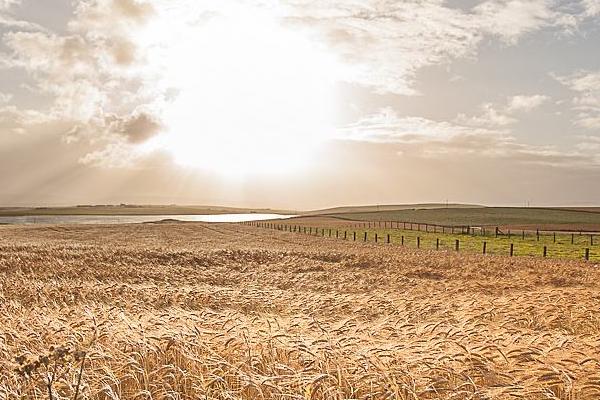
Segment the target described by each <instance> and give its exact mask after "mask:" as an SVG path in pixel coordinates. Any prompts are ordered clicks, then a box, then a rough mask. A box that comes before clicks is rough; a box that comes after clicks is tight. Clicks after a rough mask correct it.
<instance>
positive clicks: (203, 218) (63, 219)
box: [0, 213, 296, 225]
mask: <svg viewBox="0 0 600 400" xmlns="http://www.w3.org/2000/svg"><path fill="white" fill-rule="evenodd" d="M295 216H296V215H283V214H254V213H252V214H211V215H208V214H207V215H30V216H19V217H2V216H0V224H17V225H25V224H40V225H56V224H136V223H138V224H139V223H143V222H157V221H162V220H164V219H176V220H178V221H189V222H247V221H263V220H268V219H278V218H280V219H286V218H292V217H295Z"/></svg>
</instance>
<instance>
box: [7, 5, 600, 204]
mask: <svg viewBox="0 0 600 400" xmlns="http://www.w3.org/2000/svg"><path fill="white" fill-rule="evenodd" d="M446 200H449V201H451V202H469V203H483V204H490V205H523V204H525V202H527V201H529V202H530V203H531V204H532V205H590V204H595V205H599V204H600V0H564V1H558V0H485V1H479V0H445V1H444V0H412V1H387V0H345V1H329V0H280V1H276V0H237V1H231V0H219V1H215V0H208V1H203V0H154V1H143V0H139V1H137V0H53V1H42V0H0V205H41V204H48V205H68V204H84V203H86V204H89V203H95V204H104V203H121V202H131V203H153V204H156V203H181V204H183V203H186V204H222V205H237V206H272V207H286V208H296V209H301V208H317V207H325V206H334V205H348V204H366V203H370V204H375V203H377V204H385V203H408V202H443V201H446Z"/></svg>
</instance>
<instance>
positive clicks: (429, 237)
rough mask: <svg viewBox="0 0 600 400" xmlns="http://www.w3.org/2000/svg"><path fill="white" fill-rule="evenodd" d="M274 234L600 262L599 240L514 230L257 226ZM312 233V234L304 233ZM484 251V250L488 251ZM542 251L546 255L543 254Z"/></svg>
mask: <svg viewBox="0 0 600 400" xmlns="http://www.w3.org/2000/svg"><path fill="white" fill-rule="evenodd" d="M253 224H255V225H258V226H265V227H270V229H279V230H290V231H292V232H297V233H298V234H309V235H310V234H314V235H315V236H321V237H323V236H326V237H333V238H337V239H342V240H343V239H345V240H349V241H353V242H356V241H358V242H374V241H377V242H378V243H380V244H386V245H401V246H403V247H412V248H420V249H429V250H439V251H452V250H454V251H456V250H457V249H456V246H457V241H458V246H459V248H458V250H459V251H462V252H470V253H484V252H485V254H497V255H510V254H511V247H512V255H513V256H532V257H535V256H537V257H550V258H567V259H582V258H586V257H587V259H588V260H592V261H594V260H595V261H600V234H586V233H583V232H573V233H565V232H560V231H558V232H547V231H540V232H537V231H525V230H517V231H514V230H513V231H511V230H510V229H508V230H504V231H498V232H499V233H498V234H496V233H495V232H496V231H495V229H494V228H495V227H494V228H492V229H488V230H483V229H477V230H473V229H465V228H463V229H462V230H461V228H444V227H440V226H429V225H425V224H411V223H396V222H391V221H387V222H386V221H369V222H358V221H350V220H345V219H337V218H331V217H318V218H313V217H310V218H306V217H303V218H293V219H289V220H277V221H273V222H266V223H261V222H255V223H253ZM305 228H306V229H308V231H307V230H306V229H305ZM484 247H485V249H484ZM544 248H545V249H546V250H545V252H544Z"/></svg>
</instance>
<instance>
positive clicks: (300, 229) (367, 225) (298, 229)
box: [241, 221, 595, 261]
mask: <svg viewBox="0 0 600 400" xmlns="http://www.w3.org/2000/svg"><path fill="white" fill-rule="evenodd" d="M382 223H383V225H381V224H382ZM388 223H389V225H388ZM393 223H395V224H396V228H395V227H394V225H393ZM241 224H243V225H248V226H254V227H260V228H267V229H273V230H280V231H287V232H292V233H304V234H308V235H314V236H321V237H329V238H332V237H333V230H332V229H331V228H319V227H314V233H313V227H312V226H309V227H307V226H301V225H288V224H275V223H271V222H262V221H249V222H242V223H241ZM400 224H402V226H407V227H408V226H410V225H409V224H411V223H410V222H394V221H389V222H387V221H377V222H364V223H360V224H356V225H352V226H351V227H354V228H356V227H358V228H364V229H365V231H364V236H363V242H369V233H368V231H367V230H366V229H377V228H379V227H380V226H381V228H382V229H392V230H393V229H399V228H397V227H398V226H400ZM405 224H406V225H405ZM420 225H425V226H426V232H428V233H445V232H437V231H435V230H434V231H430V230H428V229H429V227H431V226H434V225H432V224H420ZM435 226H438V227H439V226H440V225H435ZM413 227H414V225H413ZM307 228H308V230H307ZM446 228H448V227H447V226H446ZM326 229H327V234H326V233H325V232H326ZM359 230H360V229H359ZM406 230H411V229H406ZM417 231H419V230H417ZM540 232H543V231H541V230H536V238H537V240H538V241H539V237H540ZM549 232H551V233H552V238H553V242H554V243H556V232H554V231H549ZM356 233H357V232H356V230H353V231H352V241H354V242H356V238H357V235H356ZM454 234H455V235H456V234H457V233H454ZM458 234H459V235H460V234H461V233H458ZM501 235H502V233H501V232H499V229H498V228H496V230H495V231H494V236H495V237H499V236H501ZM340 236H341V235H340V230H339V229H336V230H335V238H336V239H340ZM348 236H349V235H348V230H347V229H346V230H345V231H344V235H343V240H349V238H348ZM506 236H507V237H508V238H509V239H510V238H512V236H511V232H510V231H508V232H507V234H506ZM522 237H523V238H524V237H525V235H524V234H522ZM574 237H575V233H571V244H572V245H573V244H574ZM372 238H373V240H372V242H374V243H379V242H384V240H383V239H382V240H379V239H380V236H379V235H378V232H374V236H372ZM381 238H383V237H381ZM594 239H595V235H594V234H590V235H589V244H590V247H585V248H583V254H582V256H583V259H584V260H586V261H589V260H590V256H591V252H590V248H591V247H593V246H594V244H595V241H594ZM385 243H387V244H392V237H391V235H390V234H389V233H387V236H386V239H385ZM440 244H441V242H440V239H439V238H436V241H435V249H436V250H440ZM400 245H401V246H404V245H405V237H404V235H402V236H401V242H400ZM421 245H422V240H421V237H420V236H417V237H416V246H417V249H420V248H421ZM482 246H483V247H482V254H488V253H489V252H488V242H487V241H483V242H482ZM454 250H455V251H456V252H459V251H461V241H460V239H456V240H455V243H454ZM515 251H516V247H515V244H514V243H513V242H510V247H508V248H507V254H508V255H509V256H510V257H513V256H514V254H515ZM548 254H549V249H548V246H547V245H544V246H543V248H542V249H541V254H540V256H542V257H548ZM528 255H529V254H528Z"/></svg>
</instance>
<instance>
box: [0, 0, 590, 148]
mask: <svg viewBox="0 0 600 400" xmlns="http://www.w3.org/2000/svg"><path fill="white" fill-rule="evenodd" d="M18 3H19V2H18V1H15V0H0V24H1V23H2V22H1V21H2V18H4V20H6V21H9V20H10V21H12V22H10V23H11V24H13V25H12V26H14V27H15V29H14V30H13V31H11V32H8V33H6V34H5V35H4V36H3V44H4V45H5V46H6V48H7V49H8V52H6V53H3V54H1V56H0V68H20V69H23V70H25V71H27V72H28V73H29V76H30V77H31V78H32V79H33V80H34V83H33V84H31V85H30V86H31V87H32V88H34V90H36V91H38V93H37V94H40V95H44V96H48V97H52V99H53V100H52V104H51V105H50V106H48V108H47V109H40V110H38V112H39V113H40V114H44V115H45V118H46V119H47V120H52V121H68V122H69V123H70V124H71V129H67V130H66V131H65V139H64V140H65V141H66V142H69V143H72V142H74V141H79V140H82V139H83V138H85V139H87V140H89V141H90V142H93V143H94V144H96V145H98V146H104V147H106V146H108V145H109V144H110V143H120V142H121V141H125V142H126V143H128V144H132V145H135V144H140V143H142V142H144V141H145V140H147V139H148V138H150V137H152V136H154V135H156V134H157V133H158V132H159V130H160V129H162V125H161V123H160V121H161V120H163V118H161V117H162V113H163V111H164V107H165V105H166V104H167V105H168V104H169V103H170V102H171V101H173V93H174V88H173V87H170V86H168V85H167V83H168V82H166V80H165V79H164V78H163V76H162V75H161V74H162V73H163V72H164V71H161V70H159V68H157V67H156V66H155V65H153V63H152V62H148V60H149V58H148V57H149V55H148V53H149V52H153V53H152V54H153V56H154V58H153V60H155V59H158V58H160V57H157V55H159V56H160V55H161V54H164V53H161V46H162V45H164V43H162V42H161V38H160V37H158V38H157V36H160V35H159V34H157V32H159V33H160V32H161V31H164V29H174V28H173V26H174V25H173V23H172V21H173V20H177V21H178V23H180V24H186V25H194V24H203V23H206V20H210V18H212V16H213V15H214V13H217V12H221V13H228V12H233V11H235V10H238V11H239V7H240V5H244V6H249V7H258V8H259V9H260V10H262V11H265V10H266V11H265V12H268V13H271V14H272V15H271V16H273V17H274V18H278V19H280V20H281V22H282V23H283V24H288V25H290V26H293V27H294V28H296V29H299V30H301V31H302V32H303V33H305V34H307V35H310V36H311V37H312V38H313V39H314V42H315V46H323V47H326V51H327V53H328V54H335V56H336V57H337V58H338V59H339V60H341V62H342V63H343V64H344V65H346V66H347V67H348V68H346V69H344V70H343V72H340V74H339V76H338V78H339V80H341V81H345V82H350V83H352V84H356V85H360V86H363V87H366V88H368V89H370V90H373V91H375V92H377V93H392V94H399V95H415V94H418V91H417V89H416V82H415V76H416V73H417V71H419V70H420V69H422V68H423V67H427V66H431V65H440V64H445V63H448V62H451V61H452V60H455V59H457V58H465V57H475V56H476V54H477V50H478V47H479V45H480V43H481V42H482V41H483V40H484V39H486V38H490V37H495V38H499V39H500V40H503V41H504V42H505V43H507V44H509V45H512V44H515V43H517V42H518V41H519V40H520V39H521V38H522V37H523V36H524V35H526V34H528V33H531V32H535V31H537V30H540V29H544V28H547V27H556V28H558V29H568V28H570V27H571V26H572V23H576V22H577V21H579V19H577V21H575V22H573V21H572V20H570V19H569V18H568V17H569V13H567V12H563V11H562V10H561V8H560V7H559V4H558V3H557V2H555V1H550V0H547V1H545V0H529V1H521V0H488V1H485V2H483V3H482V4H480V5H478V6H476V7H474V8H472V9H470V10H461V9H458V8H452V7H450V6H448V2H446V1H442V0H409V1H403V2H398V1H388V0H352V1H348V2H333V1H321V0H282V1H279V2H272V1H266V0H244V1H230V0H222V1H219V2H197V1H191V0H182V1H180V2H172V1H168V0H156V1H148V0H139V1H138V0H79V1H77V2H75V3H73V4H74V12H73V18H72V20H71V21H70V22H69V23H68V26H67V27H66V31H65V33H64V34H57V33H52V32H49V31H47V30H43V29H42V28H41V27H38V28H39V29H37V28H36V29H34V28H35V27H34V25H31V26H25V25H27V24H29V23H28V22H26V21H25V22H23V23H24V24H25V25H22V26H20V27H18V24H21V22H22V21H19V20H18V19H16V18H14V16H12V15H11V14H10V12H11V10H12V9H15V8H16V7H15V6H17V5H18ZM595 5H596V4H595V2H594V1H589V0H584V2H583V3H581V11H580V14H581V15H582V17H579V16H577V18H583V15H586V16H587V15H592V14H594V13H595V11H594V10H595ZM236 7H237V8H236ZM190 10H191V11H190ZM232 10H233V11H232ZM192 11H193V12H192ZM172 16H180V17H182V19H175V18H169V17H172ZM165 21H168V23H167V24H165ZM156 23H158V24H159V26H158V27H156V26H154V28H153V29H147V28H148V27H149V26H153V25H152V24H156ZM161 23H162V24H163V25H160V24H161ZM174 36H175V35H174ZM218 40H219V38H215V41H217V42H218ZM543 101H545V98H544V96H541V95H534V96H524V95H521V96H515V97H514V98H513V99H512V100H511V103H510V104H509V105H508V106H505V107H504V108H502V107H499V106H496V105H493V104H490V103H486V104H484V105H482V106H481V110H480V113H479V114H478V115H474V116H466V115H464V114H463V115H461V116H459V117H458V118H457V120H455V121H454V122H452V123H448V125H447V126H443V125H441V124H440V123H434V122H432V121H424V120H419V119H418V118H417V119H414V120H412V121H411V120H403V121H402V122H401V123H402V124H404V128H409V127H410V128H411V129H412V130H413V131H416V132H417V134H418V135H423V134H425V131H431V130H435V131H436V132H441V133H443V132H444V131H445V132H446V133H448V131H453V130H455V129H456V127H457V126H458V127H463V128H466V127H468V128H469V129H471V130H474V129H475V130H477V129H479V130H482V131H483V130H486V129H488V130H489V129H492V130H497V129H499V128H502V127H507V126H509V125H511V124H513V123H514V122H515V121H516V120H515V118H514V117H513V116H512V115H511V113H513V112H517V111H528V110H531V109H533V108H535V107H537V106H539V105H540V104H541V103H543ZM584 101H585V99H584ZM139 110H144V111H143V112H140V111H139ZM370 117H373V116H368V117H365V120H364V121H363V122H365V123H366V122H367V121H366V119H368V118H370ZM15 118H17V117H16V116H15ZM19 118H20V117H19ZM38 118H40V117H39V116H38ZM594 118H595V117H594V115H590V116H587V117H585V118H582V119H581V121H582V122H581V123H582V124H587V125H595V124H597V123H598V121H596V120H595V119H594ZM392 119H393V118H392ZM15 121H21V120H20V119H15ZM411 124H412V125H411ZM369 129H371V130H372V131H373V132H372V133H373V134H375V133H376V129H377V128H376V127H375V126H373V125H371V126H370V127H369ZM419 129H420V131H419ZM389 132H390V131H389V130H381V131H380V134H381V135H382V136H386V135H389ZM394 132H396V133H394V135H397V132H398V131H394ZM401 136H403V137H404V138H405V139H407V138H409V136H407V135H406V134H402V135H401ZM98 154H101V153H98Z"/></svg>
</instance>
